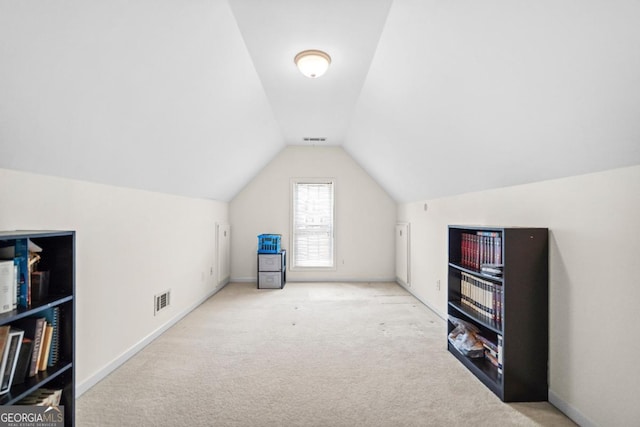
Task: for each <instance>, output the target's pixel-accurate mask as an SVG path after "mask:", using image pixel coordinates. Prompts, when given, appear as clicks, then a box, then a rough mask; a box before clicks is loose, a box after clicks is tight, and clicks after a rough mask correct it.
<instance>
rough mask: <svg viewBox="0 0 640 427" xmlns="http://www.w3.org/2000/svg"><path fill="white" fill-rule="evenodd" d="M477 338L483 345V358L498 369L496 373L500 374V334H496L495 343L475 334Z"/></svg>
mask: <svg viewBox="0 0 640 427" xmlns="http://www.w3.org/2000/svg"><path fill="white" fill-rule="evenodd" d="M477 338H478V340H479V341H480V342H481V343H482V346H483V347H484V358H485V359H486V360H488V361H489V363H491V364H492V365H493V366H495V367H496V368H497V369H498V374H502V335H500V334H498V336H497V341H498V342H497V343H494V342H493V341H490V340H489V339H487V338H485V337H484V336H482V335H477Z"/></svg>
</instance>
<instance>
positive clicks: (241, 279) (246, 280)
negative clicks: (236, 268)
mask: <svg viewBox="0 0 640 427" xmlns="http://www.w3.org/2000/svg"><path fill="white" fill-rule="evenodd" d="M287 274H290V273H287ZM257 280H258V278H257V277H236V278H232V279H231V282H232V283H256V281H257ZM395 281H396V279H366V278H365V279H339V278H338V279H333V278H330V279H288V280H287V282H288V283H322V282H331V283H334V282H336V283H339V282H353V283H388V282H395Z"/></svg>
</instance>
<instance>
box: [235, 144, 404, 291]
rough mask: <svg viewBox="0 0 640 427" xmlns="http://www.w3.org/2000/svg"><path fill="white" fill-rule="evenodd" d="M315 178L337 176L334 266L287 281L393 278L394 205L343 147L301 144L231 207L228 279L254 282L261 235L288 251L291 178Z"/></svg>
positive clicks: (289, 276) (290, 274) (270, 166)
mask: <svg viewBox="0 0 640 427" xmlns="http://www.w3.org/2000/svg"><path fill="white" fill-rule="evenodd" d="M315 177H322V178H335V196H334V197H335V210H336V215H335V245H336V246H335V251H336V261H337V268H336V270H335V271H323V272H299V271H295V272H288V273H287V280H288V281H295V280H361V281H374V280H393V277H394V264H393V261H394V240H393V239H394V226H395V219H396V203H395V202H394V201H393V200H392V199H391V198H390V197H389V196H388V195H387V193H386V192H385V191H384V190H383V189H382V188H381V187H380V186H379V185H378V184H377V183H376V182H374V181H373V180H372V179H371V177H370V176H369V175H368V174H367V173H366V172H365V171H364V170H363V169H362V168H361V167H360V166H359V165H358V164H357V163H355V162H354V161H353V159H352V158H351V156H349V155H348V154H347V153H346V152H345V151H344V150H343V149H342V148H341V147H302V146H290V147H287V148H285V149H284V150H283V151H281V152H280V154H279V155H278V156H276V158H275V159H274V160H273V161H272V162H271V163H269V164H268V165H267V167H265V169H264V170H262V172H260V173H259V174H258V175H257V176H256V177H255V178H254V179H253V180H252V181H251V182H250V183H249V184H248V185H247V186H246V187H245V188H244V189H243V190H242V191H241V192H240V193H239V194H238V195H237V196H236V197H235V198H234V199H233V200H232V201H231V203H230V204H229V215H230V217H231V229H232V231H233V232H232V234H231V278H232V280H241V281H249V280H255V277H256V248H257V236H258V235H259V234H262V233H274V234H281V235H282V246H283V247H284V248H287V249H288V248H290V241H289V237H290V205H291V199H290V189H291V179H292V178H315Z"/></svg>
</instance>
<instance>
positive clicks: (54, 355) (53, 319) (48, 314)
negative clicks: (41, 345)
mask: <svg viewBox="0 0 640 427" xmlns="http://www.w3.org/2000/svg"><path fill="white" fill-rule="evenodd" d="M41 314H42V316H44V318H45V319H46V321H47V324H49V325H51V326H52V327H53V330H52V334H51V345H50V349H49V358H48V361H47V366H54V365H56V364H57V363H58V359H59V357H60V356H59V353H60V307H57V306H56V307H48V308H46V309H45V310H44V311H42V313H41Z"/></svg>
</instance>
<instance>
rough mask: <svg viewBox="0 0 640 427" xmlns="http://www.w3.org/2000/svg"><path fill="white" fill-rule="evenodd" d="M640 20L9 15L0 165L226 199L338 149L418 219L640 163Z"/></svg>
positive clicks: (239, 1) (597, 9)
mask: <svg viewBox="0 0 640 427" xmlns="http://www.w3.org/2000/svg"><path fill="white" fill-rule="evenodd" d="M639 21H640V2H638V1H636V0H614V1H610V2H601V1H596V0H582V1H580V0H562V1H557V0H554V1H552V0H542V1H529V2H524V1H516V2H514V1H512V0H497V1H480V2H479V1H471V0H459V1H442V0H393V1H392V0H323V1H309V0H269V1H261V0H229V1H224V0H206V1H205V0H137V1H128V0H112V1H108V2H105V1H100V0H69V1H50V2H42V1H34V2H20V1H12V0H0V167H3V168H9V169H18V170H25V171H30V172H35V173H42V174H47V175H56V176H64V177H69V178H75V179H82V180H88V181H93V182H100V183H106V184H112V185H120V186H126V187H133V188H140V189H146V190H152V191H161V192H167V193H174V194H181V195H185V196H191V197H205V198H211V199H216V200H223V201H228V200H231V199H232V198H233V197H234V196H235V195H236V194H237V193H238V191H240V190H241V189H242V188H243V186H244V185H245V184H246V183H247V182H248V181H249V180H250V179H252V178H253V177H254V176H255V175H256V174H257V173H258V172H259V171H260V170H261V169H262V168H263V167H264V166H265V165H266V164H267V163H268V162H269V161H271V159H273V157H274V156H276V155H277V153H278V152H279V151H280V150H282V149H283V148H284V147H286V146H287V145H292V144H294V145H304V144H309V143H308V142H305V141H304V138H305V137H323V138H326V139H327V140H326V141H325V142H323V143H317V144H328V145H340V146H342V147H344V149H345V150H346V151H347V152H348V153H350V155H351V156H353V158H354V159H355V160H356V161H357V162H358V163H359V164H360V165H362V167H363V168H365V170H367V171H368V172H369V174H370V175H371V176H372V177H373V178H374V179H375V180H376V181H377V182H379V183H380V185H381V186H382V187H384V188H385V189H386V190H387V191H388V192H389V194H390V195H391V196H392V197H394V198H395V199H396V200H397V201H398V202H403V201H413V200H422V199H429V198H436V197H441V196H447V195H452V194H458V193H464V192H470V191H477V190H483V189H489V188H496V187H504V186H508V185H514V184H520V183H527V182H534V181H540V180H546V179H552V178H557V177H563V176H570V175H575V174H581V173H588V172H593V171H599V170H605V169H610V168H616V167H622V166H627V165H635V164H640V120H639V117H640V26H639V25H637V23H638V22H639ZM304 49H322V50H325V51H326V52H328V53H329V54H330V55H331V57H332V64H331V67H330V69H329V71H328V72H327V74H326V75H325V76H323V77H321V78H318V79H313V80H312V79H307V78H305V77H304V76H302V75H301V74H300V73H299V72H298V71H297V69H296V68H295V66H294V63H293V57H294V56H295V54H296V53H297V52H299V51H301V50H304Z"/></svg>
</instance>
